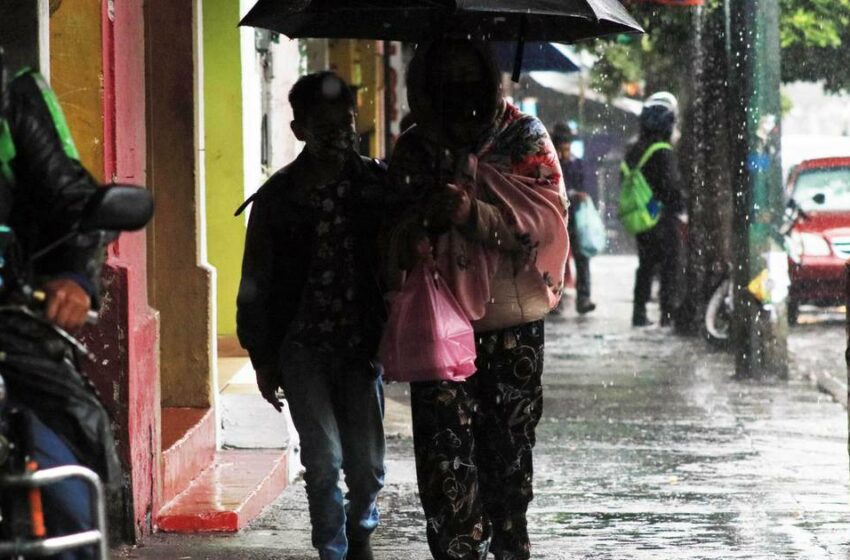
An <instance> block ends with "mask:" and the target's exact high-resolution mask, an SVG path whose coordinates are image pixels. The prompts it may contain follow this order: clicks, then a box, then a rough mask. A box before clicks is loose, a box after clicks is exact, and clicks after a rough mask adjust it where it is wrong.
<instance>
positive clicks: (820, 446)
mask: <svg viewBox="0 0 850 560" xmlns="http://www.w3.org/2000/svg"><path fill="white" fill-rule="evenodd" d="M635 264H636V261H635V260H634V259H632V258H621V257H605V258H597V259H594V261H593V274H594V290H595V293H594V297H595V299H596V301H597V303H598V304H599V309H598V310H597V312H595V313H594V314H592V315H591V316H588V317H577V316H575V314H574V313H573V312H572V310H570V311H569V312H568V313H567V314H566V316H564V317H554V318H552V319H551V320H550V321H549V322H548V324H547V351H546V352H547V353H546V373H545V379H544V381H545V393H544V399H545V400H544V419H543V421H542V422H541V425H540V427H539V430H538V444H537V447H536V449H535V490H536V497H535V500H534V502H533V503H532V507H531V511H530V522H529V525H530V527H531V528H532V542H533V544H534V549H533V557H534V558H540V559H546V560H556V559H611V560H621V559H632V558H634V559H643V558H652V559H656V558H657V559H697V558H699V559H703V558H705V559H709V558H711V559H715V558H716V559H721V558H722V559H729V558H764V559H772V558H802V559H807V560H815V559H821V558H842V559H844V558H848V557H850V513H848V512H850V507H848V497H849V496H848V459H847V443H846V442H847V417H846V413H845V410H844V409H843V408H842V406H841V405H840V404H837V403H835V402H834V401H833V400H832V399H831V398H830V397H829V396H827V395H825V394H823V393H820V392H818V391H817V390H816V389H815V388H814V387H813V385H812V383H811V382H810V381H809V380H808V378H805V377H804V376H803V375H801V374H800V373H796V374H795V375H794V376H793V377H792V379H791V380H790V381H787V382H774V383H765V382H758V383H755V382H753V383H742V382H738V381H734V380H732V379H731V377H730V376H731V372H732V369H733V368H732V363H731V360H730V358H729V357H728V356H726V355H725V354H721V353H711V352H709V351H708V350H707V349H706V347H705V346H704V345H703V343H701V342H700V341H695V340H688V339H681V338H677V337H675V336H673V335H672V334H671V333H670V332H669V331H668V330H665V329H660V328H649V329H645V330H640V331H635V330H633V329H632V328H631V327H630V325H629V323H628V319H629V317H630V313H631V287H632V282H633V274H634V267H635ZM831 328H833V329H834V328H835V327H831ZM813 336H816V335H813ZM836 367H837V368H839V370H841V369H843V365H842V364H837V366H836ZM389 392H390V394H391V397H392V398H393V400H394V402H395V403H396V404H397V403H400V402H402V403H403V401H404V387H403V386H395V387H392V388H391V389H390V391H389ZM394 408H395V410H400V411H402V412H401V413H400V414H401V416H402V417H401V418H399V417H398V416H399V413H397V414H396V415H395V416H396V417H395V418H394V419H393V423H394V425H395V426H399V425H400V426H401V427H400V428H397V429H395V430H394V431H395V432H396V435H395V436H394V437H392V438H391V439H390V440H389V457H388V462H387V466H388V470H389V476H388V485H387V489H386V491H385V492H384V493H383V494H382V496H381V507H382V511H383V525H382V526H381V528H380V529H379V531H378V532H377V534H376V535H375V538H374V545H375V550H376V558H378V559H379V560H399V559H405V560H426V559H428V558H430V556H429V554H428V551H427V546H426V544H425V539H424V520H423V518H422V516H421V513H420V511H419V505H418V499H417V496H416V485H415V476H414V473H413V460H412V442H411V439H410V437H409V435H406V430H405V429H404V423H405V421H406V419H405V418H404V412H403V411H404V410H405V409H404V408H403V407H401V406H396V407H394ZM306 509H307V508H306V499H305V495H304V488H303V483H297V484H294V485H293V486H291V487H290V488H289V489H287V490H286V492H284V494H283V495H282V496H281V497H280V499H279V500H277V502H276V503H275V504H274V505H273V506H271V507H270V508H268V509H267V510H266V512H264V514H263V515H261V517H260V518H259V519H258V520H256V521H255V522H254V523H253V524H252V525H251V527H250V528H249V529H248V530H245V531H243V532H242V533H240V534H238V535H234V536H229V537H224V536H193V537H186V536H177V537H175V536H155V537H153V538H151V539H149V540H148V541H147V542H146V543H145V545H144V546H142V547H139V548H137V549H136V550H133V551H129V552H125V553H124V554H122V557H128V558H139V559H186V560H188V559H207V558H208V559H224V558H227V559H240V560H241V559H245V560H253V559H266V558H269V559H271V558H275V559H287V560H306V559H310V558H315V556H314V554H313V552H312V549H311V547H310V537H309V521H308V517H307V514H306Z"/></svg>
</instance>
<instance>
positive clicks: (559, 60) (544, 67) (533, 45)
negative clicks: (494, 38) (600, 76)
mask: <svg viewBox="0 0 850 560" xmlns="http://www.w3.org/2000/svg"><path fill="white" fill-rule="evenodd" d="M516 47H517V46H516V43H508V42H506V41H504V42H502V41H500V42H498V43H494V45H493V52H494V54H495V55H496V60H497V61H498V62H499V68H500V69H501V70H502V71H503V72H510V71H511V70H512V69H513V67H514V59H515V57H516ZM522 69H523V70H524V71H525V72H560V73H563V74H569V73H571V72H578V71H579V70H580V68H579V66H578V64H576V63H575V62H574V61H573V60H572V59H571V58H570V57H569V56H568V55H567V54H566V53H564V52H562V51H560V50H559V49H558V47H556V46H555V45H553V44H552V43H539V42H529V43H526V44H525V58H524V59H523V61H522Z"/></svg>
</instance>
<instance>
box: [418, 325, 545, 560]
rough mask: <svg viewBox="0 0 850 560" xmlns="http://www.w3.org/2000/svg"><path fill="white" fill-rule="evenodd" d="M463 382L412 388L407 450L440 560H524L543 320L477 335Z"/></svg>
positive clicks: (539, 396)
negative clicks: (490, 556) (471, 371)
mask: <svg viewBox="0 0 850 560" xmlns="http://www.w3.org/2000/svg"><path fill="white" fill-rule="evenodd" d="M476 339H477V350H478V359H477V361H476V364H477V365H478V372H477V373H476V374H475V375H473V376H472V377H471V378H469V379H468V380H466V382H464V383H451V382H435V383H413V384H411V400H412V405H413V443H414V447H415V450H416V474H417V479H418V482H419V497H420V500H421V501H422V507H423V509H424V511H425V517H426V518H427V535H428V545H429V546H430V549H431V554H432V555H433V557H434V558H435V559H436V560H449V559H452V560H483V559H485V558H486V557H487V551H488V548H489V549H490V550H491V551H492V552H493V553H494V554H495V556H496V558H497V559H499V560H512V559H523V560H524V559H526V558H529V557H530V544H529V539H528V531H527V523H526V510H527V509H528V504H529V503H530V502H531V499H532V495H533V493H532V476H533V469H532V448H533V447H534V443H535V433H534V430H535V428H536V426H537V423H538V422H539V421H540V415H541V413H542V410H543V388H542V386H541V374H542V372H543V321H537V322H534V323H529V324H526V325H521V326H519V327H512V328H508V329H504V330H499V331H493V332H489V333H479V334H476Z"/></svg>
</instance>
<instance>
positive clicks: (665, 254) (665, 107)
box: [626, 93, 685, 327]
mask: <svg viewBox="0 0 850 560" xmlns="http://www.w3.org/2000/svg"><path fill="white" fill-rule="evenodd" d="M676 117H677V106H676V99H675V98H674V97H673V96H672V95H670V94H669V93H659V94H655V95H653V96H652V97H650V98H649V99H648V100H647V102H646V103H645V104H644V108H643V111H642V112H641V115H640V127H641V129H640V137H639V138H638V140H637V142H635V143H634V144H633V145H632V146H631V147H630V148H629V151H628V152H627V154H626V164H627V165H628V166H629V167H630V168H632V169H633V168H635V167H636V166H637V165H638V162H639V161H640V160H641V158H642V157H643V155H644V154H645V153H646V152H647V150H649V148H650V146H652V145H653V144H657V143H659V142H661V143H668V144H669V143H670V141H671V139H672V137H673V129H674V127H675V124H676ZM643 175H644V177H646V181H647V183H649V186H650V187H651V188H652V192H653V195H654V197H655V199H656V200H657V201H659V202H660V203H661V217H660V220H659V222H658V224H657V225H656V226H655V227H654V228H652V229H651V230H649V231H646V232H644V233H641V234H638V236H637V246H638V259H639V261H640V264H639V265H638V270H637V274H636V278H635V291H634V308H633V312H632V325H634V326H636V327H645V326H648V325H650V324H652V323H651V322H650V320H649V318H648V317H647V314H646V304H647V303H648V302H649V299H650V295H651V293H652V280H653V277H654V276H655V274H656V272H659V273H660V276H661V291H660V294H659V295H660V304H661V324H662V326H665V325H669V324H671V322H672V319H673V313H674V312H675V308H676V305H677V293H676V281H677V277H678V267H679V263H678V255H679V229H680V223H681V221H682V219H683V215H684V213H685V200H684V196H683V194H682V189H681V176H680V174H679V163H678V161H677V159H676V154H675V152H674V151H673V150H672V149H671V148H667V149H662V150H658V151H657V152H655V154H654V155H653V156H652V157H651V158H650V159H649V161H647V163H646V164H645V166H644V167H643Z"/></svg>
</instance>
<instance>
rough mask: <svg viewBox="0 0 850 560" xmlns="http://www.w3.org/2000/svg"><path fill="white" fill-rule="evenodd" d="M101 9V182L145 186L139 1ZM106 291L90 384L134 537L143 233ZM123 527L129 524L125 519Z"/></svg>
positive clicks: (143, 449)
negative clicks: (116, 462) (97, 392)
mask: <svg viewBox="0 0 850 560" xmlns="http://www.w3.org/2000/svg"><path fill="white" fill-rule="evenodd" d="M108 4H109V2H107V1H106V0H104V1H103V2H102V6H103V15H102V17H103V70H104V76H103V77H104V83H103V86H104V93H103V107H104V176H105V177H106V178H107V181H109V180H110V179H111V180H112V181H115V182H122V183H131V184H136V185H144V184H145V165H146V156H145V149H146V130H145V57H144V52H145V49H144V40H145V37H144V17H143V15H144V14H143V0H121V1H119V2H114V14H110V13H109V11H108ZM106 283H107V285H108V289H107V292H106V294H107V295H106V298H105V301H104V312H103V316H102V319H101V322H100V325H99V326H98V328H97V329H96V332H95V333H93V337H94V340H93V341H92V346H93V347H94V348H97V349H98V363H97V364H96V366H95V367H94V368H93V371H92V377H93V378H94V379H95V380H96V382H97V384H98V386H99V387H100V388H101V393H102V396H103V397H104V400H105V402H106V403H107V406H108V407H109V408H110V410H111V412H112V413H113V418H114V419H115V421H116V422H117V424H118V434H117V436H118V439H119V442H118V443H119V447H120V449H121V451H122V455H123V460H124V462H125V466H127V467H129V472H128V474H129V477H130V485H131V495H132V504H129V505H130V507H131V509H132V511H127V512H126V514H127V517H131V518H132V521H133V523H132V528H131V527H129V526H127V527H126V528H125V529H126V530H127V532H132V533H133V535H132V536H135V537H138V536H140V535H142V534H146V533H148V532H150V530H151V520H152V518H153V517H154V516H155V513H156V512H157V510H158V507H159V504H158V503H157V501H158V500H157V496H158V494H159V492H158V490H157V489H158V485H159V469H158V468H157V465H159V454H160V436H159V430H160V428H159V400H160V399H159V371H158V370H159V364H158V356H159V342H158V319H157V315H156V313H155V312H154V311H153V310H152V309H151V308H150V307H149V306H148V298H147V251H146V247H145V234H144V233H133V234H124V235H122V236H121V238H120V239H119V240H118V242H116V243H114V244H113V245H112V246H111V247H110V251H109V259H108V261H107V271H106ZM128 521H129V519H128Z"/></svg>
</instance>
